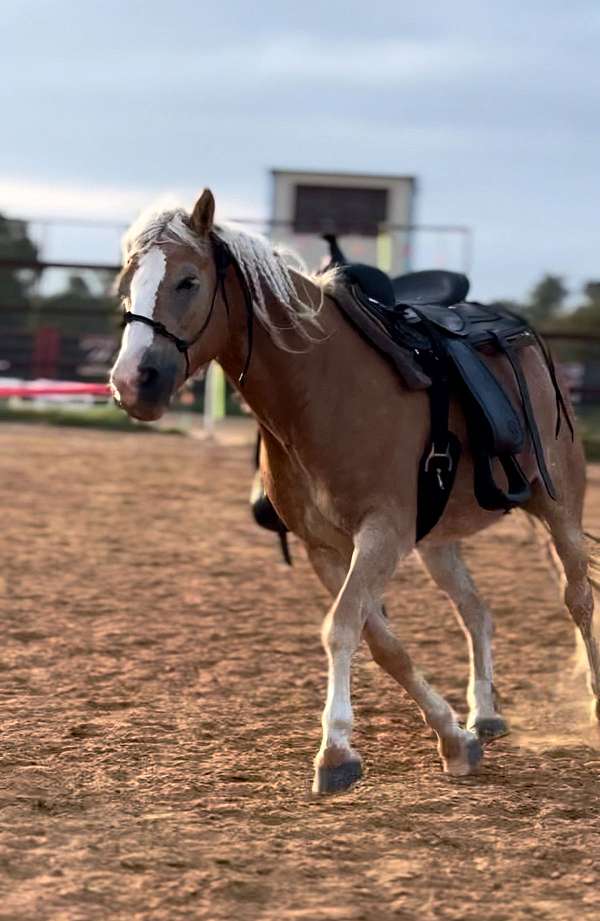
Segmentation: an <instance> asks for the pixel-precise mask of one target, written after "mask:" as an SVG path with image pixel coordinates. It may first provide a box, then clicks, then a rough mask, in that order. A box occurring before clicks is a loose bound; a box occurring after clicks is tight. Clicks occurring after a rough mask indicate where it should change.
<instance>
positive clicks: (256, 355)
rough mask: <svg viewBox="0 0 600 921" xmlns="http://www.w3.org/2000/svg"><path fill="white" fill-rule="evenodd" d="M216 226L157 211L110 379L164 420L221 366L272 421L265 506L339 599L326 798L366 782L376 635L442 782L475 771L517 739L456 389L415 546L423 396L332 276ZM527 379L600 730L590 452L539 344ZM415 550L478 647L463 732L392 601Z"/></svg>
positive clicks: (532, 506) (524, 460)
mask: <svg viewBox="0 0 600 921" xmlns="http://www.w3.org/2000/svg"><path fill="white" fill-rule="evenodd" d="M214 214H215V200H214V197H213V195H212V193H211V192H210V190H207V189H205V190H204V191H203V192H202V194H201V195H200V197H199V198H198V200H197V201H196V203H195V206H194V208H193V210H192V211H191V212H187V211H186V210H184V209H173V210H170V211H162V212H153V213H148V214H146V215H143V216H142V217H141V218H140V219H139V220H138V221H137V222H135V223H134V224H133V225H132V227H131V228H130V229H129V231H128V232H127V234H126V236H125V238H124V246H123V263H124V264H123V269H122V272H121V275H120V280H119V293H120V296H121V298H122V301H123V305H124V308H125V314H124V321H125V322H124V332H123V336H122V341H121V346H120V351H119V353H118V356H117V358H116V361H115V364H114V366H113V368H112V371H111V375H110V386H111V388H112V392H113V396H114V399H115V401H116V402H117V403H118V405H119V406H121V407H122V408H123V409H124V410H125V411H126V412H127V413H128V414H129V415H130V416H132V417H133V418H136V419H141V420H154V419H158V418H159V417H160V416H161V415H162V414H163V413H164V412H165V410H166V409H167V407H168V406H169V402H170V400H171V398H172V397H173V394H174V393H175V392H176V390H177V389H178V388H179V387H180V386H181V385H182V384H183V383H184V381H185V380H186V379H187V377H189V376H190V375H191V374H193V373H194V372H196V371H197V370H198V369H199V368H201V367H202V366H204V365H206V364H207V363H208V362H209V361H212V360H216V361H218V362H219V363H220V365H221V366H222V368H223V369H224V371H225V373H226V375H227V377H228V379H229V380H230V381H231V382H232V384H233V385H234V386H235V387H237V388H238V390H239V391H240V392H241V394H242V395H243V399H244V400H245V401H246V403H247V404H248V405H249V406H250V408H251V410H252V412H253V413H254V415H255V417H256V419H257V420H258V424H259V427H260V433H261V457H260V464H261V475H262V481H263V483H264V485H265V489H266V492H267V495H268V496H269V499H270V500H271V502H272V504H273V506H274V508H275V509H276V511H277V514H278V515H279V517H280V518H281V520H282V521H283V522H284V523H285V525H286V527H287V528H288V529H289V530H290V531H291V532H292V533H294V534H295V535H296V536H297V537H298V538H299V539H300V541H301V542H302V543H303V544H304V546H305V548H306V552H307V555H308V559H309V560H310V563H311V564H312V567H313V569H314V571H315V573H316V575H317V577H318V579H319V580H320V581H321V583H322V584H323V586H324V587H325V589H326V590H327V592H328V593H329V595H330V596H331V598H332V603H331V606H330V608H329V610H328V612H327V614H326V616H325V618H324V621H323V627H322V642H323V646H324V649H325V652H326V656H327V662H328V679H327V695H326V701H325V705H324V709H323V713H322V739H321V745H320V748H319V750H318V752H317V755H316V757H315V760H314V774H313V790H314V792H315V793H334V792H339V791H343V790H346V789H347V788H349V787H351V786H352V785H353V784H354V783H355V782H357V781H358V780H359V779H360V777H361V775H362V762H361V756H360V755H359V753H358V752H357V751H356V750H355V748H354V747H353V745H352V738H351V734H352V722H353V713H352V701H351V693H350V685H351V663H352V658H353V655H354V653H355V651H356V649H357V647H358V646H359V643H360V641H361V638H363V637H364V639H365V640H366V643H367V645H368V647H369V649H370V652H371V654H372V656H373V659H374V660H375V662H376V663H378V664H379V665H380V666H381V668H382V669H383V670H384V671H385V672H387V673H388V674H389V675H391V676H392V678H394V679H395V680H396V682H397V683H398V684H399V685H400V686H401V687H402V688H403V689H404V690H405V691H406V692H407V694H408V695H409V696H410V697H411V698H412V699H413V701H414V702H415V703H416V704H417V706H418V708H419V709H420V711H421V714H422V716H423V719H424V721H425V723H426V724H427V725H428V726H429V727H430V728H431V729H432V730H433V732H434V733H435V736H436V738H437V748H438V752H439V756H440V758H441V763H442V767H443V770H444V772H446V773H447V774H449V775H451V776H465V775H469V774H471V773H473V772H475V771H476V770H477V768H478V766H479V764H480V761H481V758H482V755H483V743H485V742H487V741H489V740H491V739H494V738H496V737H499V736H501V735H503V734H505V733H506V732H507V730H508V726H507V723H506V721H505V720H504V718H503V716H502V715H501V713H500V712H499V710H498V708H497V702H496V700H495V694H494V685H493V661H492V648H491V640H492V629H493V625H492V615H491V613H490V610H489V609H488V607H487V605H486V604H485V603H484V601H483V600H482V599H481V597H480V595H479V593H478V591H477V588H476V586H475V583H474V581H473V579H472V577H471V575H470V573H469V571H468V569H467V567H466V565H465V562H464V560H463V557H462V554H461V549H460V543H459V541H460V539H461V538H465V537H469V536H472V535H476V534H478V533H479V532H481V531H482V530H483V529H485V528H487V527H489V526H491V525H492V524H494V522H496V521H497V520H498V519H499V517H500V516H501V515H502V514H503V512H502V511H500V510H496V511H490V510H486V509H484V508H482V507H481V506H480V505H479V504H478V502H477V501H476V498H475V496H474V489H473V469H474V458H473V452H472V450H471V447H470V443H469V433H468V430H467V420H466V416H465V411H464V409H463V406H462V404H461V401H460V400H459V399H458V398H457V395H456V394H454V393H452V394H451V402H450V423H451V428H452V432H454V433H455V435H456V436H457V438H458V439H459V441H460V442H461V444H462V447H463V451H462V455H461V458H460V463H459V464H458V469H457V471H456V478H455V481H454V484H453V486H452V490H451V493H450V496H449V499H448V502H447V505H446V507H445V510H444V512H443V515H442V517H441V519H440V520H439V521H438V522H437V524H436V525H435V527H433V529H432V530H431V532H430V533H429V534H428V535H427V536H426V537H424V538H423V539H422V540H420V541H419V543H418V545H417V544H416V528H415V519H416V515H417V485H418V484H417V475H418V474H417V471H418V467H419V460H420V458H421V457H422V455H423V452H424V450H425V448H426V446H427V444H428V439H429V438H430V428H431V421H430V413H429V404H428V395H427V393H426V392H424V391H423V390H409V389H408V388H407V387H405V386H403V384H402V382H401V381H400V380H399V378H398V375H397V374H396V373H395V371H394V369H393V368H392V367H391V365H390V364H389V363H388V362H386V361H385V360H384V358H383V357H382V355H381V354H380V353H378V352H377V351H376V350H375V349H373V348H372V346H371V345H370V344H369V343H368V342H366V341H365V340H364V338H363V337H362V336H361V335H360V334H359V333H358V332H357V330H356V329H355V328H354V327H353V326H352V325H351V324H350V323H349V322H348V320H347V319H346V318H345V317H344V315H343V314H342V312H341V311H340V309H338V306H337V304H336V298H335V295H336V290H337V286H338V285H339V284H340V280H339V277H338V273H337V271H336V270H335V269H334V270H332V271H331V272H327V273H324V274H320V275H310V274H307V273H306V271H304V270H303V268H302V266H301V265H299V264H298V263H297V262H294V261H293V259H292V258H291V257H290V256H288V255H286V254H281V253H277V252H275V251H274V250H273V248H272V247H271V245H270V244H269V243H268V242H267V241H266V240H265V239H264V238H261V237H258V236H254V235H250V234H248V233H246V232H244V231H242V230H239V229H236V228H235V227H233V226H231V225H228V224H224V223H215V219H214ZM494 361H495V371H496V373H497V374H498V375H499V376H501V377H502V376H503V379H504V381H505V386H506V387H507V389H509V390H510V388H511V387H513V388H514V379H513V378H512V376H511V373H510V369H509V368H508V366H507V362H506V359H505V358H504V357H501V356H500V357H496V358H495V359H494ZM522 370H523V374H524V377H525V379H526V381H527V384H528V387H529V391H530V393H531V402H532V404H533V410H534V412H535V417H536V420H537V424H538V429H539V433H540V437H541V439H542V442H543V444H544V448H545V451H546V457H547V464H548V469H549V471H550V473H551V475H552V480H553V483H554V488H555V494H556V497H555V498H551V497H550V496H549V495H548V492H547V490H546V489H545V488H544V486H543V484H542V482H541V479H540V475H539V470H538V468H537V466H536V463H535V458H534V457H533V454H532V452H531V449H530V447H528V446H527V445H526V446H525V448H524V450H523V452H522V454H521V455H520V457H519V461H520V464H521V466H522V469H523V470H524V471H525V472H526V474H527V476H528V478H529V482H530V484H531V494H530V497H529V499H528V501H527V502H526V503H525V505H524V509H525V511H526V512H528V513H529V514H530V516H533V518H534V519H536V520H537V521H538V522H541V523H542V524H543V525H544V526H545V529H546V531H547V533H548V535H549V539H550V541H551V544H552V547H553V550H554V552H555V555H556V557H557V558H558V560H560V563H561V567H562V573H563V574H564V579H563V582H564V601H565V604H566V607H567V609H568V611H569V612H570V615H571V617H572V619H573V621H574V623H575V625H576V627H577V629H578V630H579V632H580V634H581V638H582V639H583V644H584V646H585V649H586V652H587V661H588V666H589V668H588V684H589V688H590V692H591V696H592V698H593V701H594V707H595V716H596V718H598V716H599V712H600V705H599V703H598V697H599V693H600V674H599V671H600V657H599V654H598V646H597V644H596V640H595V638H594V632H593V616H594V592H593V583H592V581H591V578H590V574H589V571H588V568H589V564H590V551H589V549H588V546H587V544H586V539H585V535H584V532H583V530H582V522H581V519H582V508H583V499H584V492H585V480H586V469H585V458H584V453H583V449H582V445H581V441H580V439H579V438H578V437H577V436H576V437H574V438H572V436H571V435H570V433H569V432H568V431H567V429H566V426H563V428H562V430H561V431H560V432H559V433H556V432H555V410H556V407H555V391H554V387H553V383H552V380H551V375H550V373H549V369H548V366H547V362H546V361H545V360H544V357H543V355H542V352H541V349H540V348H539V347H538V346H537V345H535V346H533V347H531V348H527V349H525V350H524V352H523V357H522ZM415 549H416V550H417V553H418V554H419V556H420V558H421V560H422V561H423V563H424V565H425V567H426V569H427V570H428V571H429V573H430V574H431V576H432V577H433V580H434V581H435V582H436V583H437V585H438V586H439V587H440V588H441V589H442V590H443V591H444V592H445V593H446V594H447V596H448V598H449V599H450V602H451V603H452V605H453V607H454V608H455V612H456V614H457V616H458V618H459V620H460V623H461V625H462V628H463V630H464V633H465V635H466V639H467V643H468V649H469V659H470V665H469V682H468V692H467V702H468V708H469V713H468V719H467V722H466V725H465V726H462V725H461V724H460V723H459V719H458V716H457V714H456V713H455V711H454V710H453V708H452V707H451V706H450V705H449V703H448V702H447V701H446V700H445V699H444V697H443V696H442V695H441V694H440V693H438V692H437V691H436V690H434V689H433V688H432V687H431V686H430V684H429V682H427V681H426V680H425V678H424V677H423V676H422V675H421V674H420V673H419V671H418V670H417V668H416V667H415V665H414V664H413V662H412V660H411V658H410V657H409V655H408V653H407V651H406V649H405V647H404V646H403V645H402V643H401V642H400V640H399V639H398V638H397V636H396V635H395V633H394V632H393V630H392V626H391V624H390V622H389V619H388V618H387V615H386V612H385V608H384V606H383V603H382V596H383V593H384V590H385V589H386V586H387V585H388V583H389V581H390V579H391V577H392V575H393V573H394V572H395V570H396V568H397V566H398V565H399V563H400V562H401V561H402V560H403V559H404V558H406V557H407V555H408V554H410V553H411V552H412V551H413V550H415Z"/></svg>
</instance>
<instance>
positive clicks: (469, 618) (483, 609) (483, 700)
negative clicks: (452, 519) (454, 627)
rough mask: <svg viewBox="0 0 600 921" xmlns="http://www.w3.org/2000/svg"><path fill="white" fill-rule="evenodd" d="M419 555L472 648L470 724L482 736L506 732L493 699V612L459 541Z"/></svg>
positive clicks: (485, 738) (469, 701)
mask: <svg viewBox="0 0 600 921" xmlns="http://www.w3.org/2000/svg"><path fill="white" fill-rule="evenodd" d="M418 552H419V556H420V557H421V559H422V561H423V563H424V564H425V567H426V568H427V570H428V572H429V574H430V575H431V577H432V579H433V580H434V582H436V584H437V585H438V586H439V588H441V589H442V591H444V592H446V594H447V595H448V596H449V598H450V600H451V601H452V602H453V606H454V608H455V611H456V614H457V617H458V620H459V622H460V625H461V627H462V628H463V631H464V633H465V636H466V638H467V644H468V647H469V686H468V690H467V701H468V704H469V718H468V722H467V726H468V728H469V729H472V730H473V731H474V732H476V733H477V735H478V736H479V738H480V739H482V740H490V739H495V738H498V737H500V736H503V735H506V733H507V732H508V727H507V725H506V723H505V721H504V720H503V719H502V717H501V716H500V715H499V714H498V713H497V711H496V707H495V701H494V685H493V679H494V676H493V662H492V635H493V623H492V615H491V613H490V611H489V609H488V607H487V605H486V604H485V602H484V601H483V600H482V599H481V598H480V596H479V594H478V593H477V589H476V587H475V585H474V583H473V579H472V578H471V574H470V573H469V570H468V569H467V567H466V564H465V562H464V560H463V558H462V554H461V551H460V545H459V544H457V543H452V544H445V545H444V546H440V547H419V548H418Z"/></svg>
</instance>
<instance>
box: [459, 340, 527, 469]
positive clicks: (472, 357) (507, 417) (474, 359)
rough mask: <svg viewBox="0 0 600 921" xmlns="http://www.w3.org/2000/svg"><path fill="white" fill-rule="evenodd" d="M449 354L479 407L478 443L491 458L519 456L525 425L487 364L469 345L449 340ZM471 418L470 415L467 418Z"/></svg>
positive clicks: (472, 398)
mask: <svg viewBox="0 0 600 921" xmlns="http://www.w3.org/2000/svg"><path fill="white" fill-rule="evenodd" d="M446 350H447V354H448V356H449V357H450V359H451V360H452V364H453V366H454V369H455V371H456V372H457V374H458V376H459V379H460V381H461V382H462V384H463V388H464V391H465V395H467V396H468V398H469V399H470V401H471V403H472V404H474V405H475V406H476V407H477V410H478V412H477V416H478V419H477V422H476V424H477V426H480V425H481V426H482V428H483V430H482V429H480V431H479V433H478V439H477V440H478V441H479V443H480V444H485V447H486V450H487V452H489V454H491V455H494V456H496V455H499V454H519V453H520V452H521V451H522V450H523V447H524V444H525V432H524V429H523V425H522V423H521V420H520V418H519V416H518V415H517V412H516V410H515V409H514V407H513V405H512V403H511V401H510V400H509V398H508V397H507V395H506V393H505V392H504V389H503V387H502V386H501V384H500V383H499V381H498V380H497V379H496V377H495V376H494V374H493V373H492V372H491V371H490V369H489V368H488V367H487V365H486V364H485V361H484V360H483V359H482V358H481V357H480V356H479V354H478V353H477V352H476V351H475V349H473V348H472V347H471V346H470V345H469V344H468V343H467V342H465V341H464V340H461V339H448V341H447V342H446ZM467 417H468V414H467Z"/></svg>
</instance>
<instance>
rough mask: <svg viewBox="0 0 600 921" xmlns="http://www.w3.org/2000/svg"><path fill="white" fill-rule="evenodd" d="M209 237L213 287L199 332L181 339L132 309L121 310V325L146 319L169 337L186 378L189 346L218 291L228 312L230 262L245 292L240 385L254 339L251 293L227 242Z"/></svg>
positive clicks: (210, 308) (196, 335)
mask: <svg viewBox="0 0 600 921" xmlns="http://www.w3.org/2000/svg"><path fill="white" fill-rule="evenodd" d="M210 240H211V243H212V247H213V256H214V260H215V268H216V271H217V278H216V281H215V286H214V288H213V293H212V297H211V299H210V307H209V310H208V313H207V315H206V319H205V321H204V323H203V324H202V326H201V327H200V329H199V330H198V332H197V333H196V334H195V335H194V336H193V337H192V338H191V339H182V338H181V337H180V336H176V335H175V333H172V332H171V331H170V330H169V329H167V327H166V326H165V325H164V323H161V322H160V321H159V320H153V319H152V318H151V317H144V316H142V314H140V313H132V312H131V310H126V311H125V313H124V314H123V326H124V327H125V326H127V324H128V323H133V322H134V321H135V322H138V323H145V324H146V326H149V327H150V328H151V329H153V330H154V332H155V333H157V334H158V335H159V336H163V337H164V338H165V339H168V340H169V342H172V343H173V345H174V346H175V348H176V349H177V351H178V352H181V354H182V355H183V356H184V358H185V377H186V380H187V378H188V377H189V376H190V356H189V350H190V349H191V347H192V346H193V345H195V344H196V342H198V340H199V339H200V338H201V336H202V335H203V333H204V332H205V330H206V328H207V326H208V324H209V323H210V321H211V318H212V315H213V310H214V308H215V302H216V299H217V294H218V293H219V291H220V292H221V297H222V298H223V303H224V304H225V310H226V311H227V316H228V317H229V301H228V300H227V288H226V287H225V279H226V276H227V269H228V268H229V266H230V265H232V266H233V267H234V269H235V273H236V275H237V278H238V281H239V283H240V287H241V289H242V294H243V296H244V306H245V308H246V325H247V330H248V351H247V354H246V361H245V362H244V367H243V369H242V373H241V374H240V376H239V378H238V383H239V385H240V386H242V385H243V383H244V380H245V379H246V374H247V372H248V368H249V366H250V359H251V357H252V344H253V339H254V307H253V297H252V293H251V291H250V289H249V287H248V283H247V282H246V279H245V278H244V275H243V273H242V270H241V269H240V267H239V264H238V262H237V260H236V259H234V257H233V255H232V253H231V250H230V249H229V247H228V246H227V244H226V243H225V242H224V241H223V240H221V239H220V238H219V237H217V236H216V235H215V234H211V236H210Z"/></svg>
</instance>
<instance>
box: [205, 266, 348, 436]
mask: <svg viewBox="0 0 600 921" xmlns="http://www.w3.org/2000/svg"><path fill="white" fill-rule="evenodd" d="M298 281H299V283H300V284H301V285H302V287H301V289H300V290H301V294H302V298H303V299H304V300H306V299H307V298H308V299H310V302H311V303H313V304H314V306H315V307H317V306H318V304H319V302H320V301H321V296H322V295H321V291H320V289H319V288H318V287H317V285H315V284H314V283H313V282H311V281H309V280H307V279H304V278H302V279H298ZM265 297H266V300H267V306H268V309H269V312H270V315H271V317H272V318H273V321H274V323H275V324H276V325H277V326H278V327H279V328H280V329H281V330H282V333H281V335H282V338H283V341H284V342H285V343H286V344H288V346H289V347H290V348H291V349H294V351H287V350H286V349H283V348H281V347H280V346H279V345H278V344H277V343H275V342H274V341H273V339H272V337H271V336H270V334H269V332H268V331H267V330H266V329H265V328H264V327H263V325H262V324H261V323H260V322H259V321H258V320H256V319H255V320H254V336H253V339H254V341H253V347H252V356H251V360H250V366H249V368H248V374H247V377H246V380H245V382H244V384H243V386H242V387H241V388H239V389H240V393H241V396H242V398H243V399H244V400H245V401H246V402H247V403H248V405H249V406H250V408H251V409H252V411H253V413H254V414H255V415H256V417H257V418H258V420H259V422H260V423H262V424H263V425H264V426H265V427H266V428H267V429H268V430H269V431H270V432H271V433H272V434H273V435H275V436H276V437H277V439H278V440H279V441H281V442H283V443H291V442H293V441H295V437H294V433H295V432H297V428H298V424H299V423H300V424H304V425H309V426H310V422H311V419H310V416H311V411H312V410H313V408H314V407H315V403H316V395H317V393H318V390H319V388H320V386H322V369H323V368H324V367H325V365H326V364H327V361H328V356H327V355H326V354H325V353H326V352H327V353H329V351H330V348H331V344H330V338H331V334H332V332H333V331H334V328H335V325H336V320H337V321H338V322H339V317H336V316H335V308H334V307H333V305H332V304H331V303H330V302H329V301H328V300H327V299H325V302H324V304H323V308H322V312H321V313H322V317H321V321H322V325H323V329H322V330H319V329H318V328H315V327H311V336H312V337H313V338H314V339H315V340H316V341H315V342H311V341H309V340H307V339H305V338H304V337H301V336H300V335H299V334H298V333H297V332H295V331H294V330H293V329H289V327H290V320H289V315H288V313H287V309H286V307H285V306H284V305H283V304H282V303H280V302H279V301H278V300H277V299H276V298H275V297H274V296H273V295H272V294H271V292H265ZM247 349H248V330H247V323H246V315H245V308H244V302H243V298H242V296H241V292H239V294H236V297H235V307H234V309H232V312H231V317H230V335H229V340H228V343H227V346H226V348H225V349H224V351H223V354H222V355H220V356H219V361H220V363H221V365H222V366H223V368H224V370H225V372H226V374H227V376H228V377H229V378H230V380H231V381H232V382H233V383H234V384H235V382H236V380H237V378H238V377H239V374H240V370H241V368H242V367H243V366H244V363H245V358H246V354H247ZM301 420H302V422H301Z"/></svg>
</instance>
